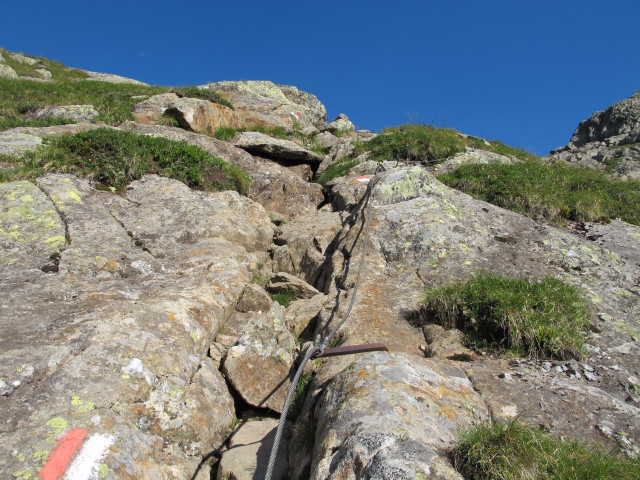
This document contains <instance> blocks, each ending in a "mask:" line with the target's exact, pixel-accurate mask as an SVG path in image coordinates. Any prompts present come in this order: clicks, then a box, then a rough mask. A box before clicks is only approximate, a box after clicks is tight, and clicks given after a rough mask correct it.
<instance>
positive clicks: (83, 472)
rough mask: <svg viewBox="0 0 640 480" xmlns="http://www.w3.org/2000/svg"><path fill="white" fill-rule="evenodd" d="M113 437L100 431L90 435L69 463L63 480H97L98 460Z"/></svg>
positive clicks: (105, 451)
mask: <svg viewBox="0 0 640 480" xmlns="http://www.w3.org/2000/svg"><path fill="white" fill-rule="evenodd" d="M114 439H115V437H114V436H113V435H106V434H101V433H98V434H95V435H91V436H90V437H89V439H88V440H87V441H86V442H85V443H84V445H83V446H82V449H81V450H80V452H78V455H77V456H76V458H75V459H74V460H73V462H72V463H71V465H69V468H68V469H67V472H66V473H65V475H64V480H94V479H95V480H97V478H98V469H99V468H100V462H101V461H102V459H103V458H104V456H105V455H106V454H107V450H108V449H109V447H110V446H111V444H112V443H113V441H114Z"/></svg>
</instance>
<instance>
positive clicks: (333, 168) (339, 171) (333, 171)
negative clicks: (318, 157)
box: [314, 157, 360, 185]
mask: <svg viewBox="0 0 640 480" xmlns="http://www.w3.org/2000/svg"><path fill="white" fill-rule="evenodd" d="M359 163H360V162H359V161H358V160H354V159H353V158H350V157H345V158H341V159H340V160H336V161H335V162H333V163H332V164H331V165H329V167H328V168H327V169H326V170H325V171H324V172H322V173H321V174H320V175H319V176H318V178H316V179H315V180H314V182H315V183H319V184H320V185H326V184H327V183H328V182H329V181H330V180H333V179H334V178H336V177H341V176H343V175H346V174H347V173H349V170H351V169H352V168H353V167H355V166H356V165H358V164H359Z"/></svg>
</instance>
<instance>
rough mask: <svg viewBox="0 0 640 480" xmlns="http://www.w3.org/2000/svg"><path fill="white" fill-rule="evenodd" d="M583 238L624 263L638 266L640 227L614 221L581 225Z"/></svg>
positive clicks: (639, 260)
mask: <svg viewBox="0 0 640 480" xmlns="http://www.w3.org/2000/svg"><path fill="white" fill-rule="evenodd" d="M581 231H582V232H583V233H584V236H585V237H586V238H587V239H588V240H591V241H592V242H594V243H596V244H597V245H600V246H601V247H603V248H606V249H607V250H610V251H612V252H615V253H617V254H618V255H620V257H622V258H624V259H625V260H626V261H628V262H630V263H632V264H635V265H638V266H640V249H639V248H638V245H639V244H640V227H638V226H637V225H631V224H629V223H626V222H623V221H622V220H619V219H615V220H612V221H611V222H610V223H608V224H606V225H603V224H602V223H595V222H587V223H585V224H583V225H581Z"/></svg>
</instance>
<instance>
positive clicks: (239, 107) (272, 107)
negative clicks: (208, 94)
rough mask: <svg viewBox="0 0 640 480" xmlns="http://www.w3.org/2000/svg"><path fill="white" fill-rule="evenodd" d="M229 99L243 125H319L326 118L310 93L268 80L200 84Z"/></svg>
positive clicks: (323, 110)
mask: <svg viewBox="0 0 640 480" xmlns="http://www.w3.org/2000/svg"><path fill="white" fill-rule="evenodd" d="M201 88H206V89H210V90H213V91H215V92H217V93H219V94H220V95H222V96H223V97H224V98H225V99H226V100H227V101H229V102H230V103H231V104H232V105H233V107H234V111H235V113H236V114H237V115H238V118H239V119H240V123H241V124H242V126H244V127H251V126H254V125H258V126H260V127H265V128H275V127H284V128H286V129H288V130H293V129H294V127H299V128H302V129H303V130H305V129H308V128H310V127H311V128H312V130H315V129H317V128H321V127H322V126H324V124H325V123H326V121H327V112H326V110H325V108H324V105H322V103H320V101H319V100H318V99H317V98H316V97H315V96H314V95H311V94H310V93H306V92H302V91H300V90H298V89H297V88H296V87H293V86H287V85H276V84H274V83H272V82H269V81H249V80H241V81H225V82H215V83H208V84H206V85H202V87H201Z"/></svg>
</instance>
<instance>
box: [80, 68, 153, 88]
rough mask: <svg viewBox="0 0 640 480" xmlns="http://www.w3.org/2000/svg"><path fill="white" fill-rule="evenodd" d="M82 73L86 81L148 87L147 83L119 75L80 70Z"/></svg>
mask: <svg viewBox="0 0 640 480" xmlns="http://www.w3.org/2000/svg"><path fill="white" fill-rule="evenodd" d="M82 71H83V72H84V73H86V74H87V80H93V81H96V82H107V83H131V84H134V85H148V84H147V83H144V82H141V81H139V80H134V79H133V78H127V77H122V76H120V75H114V74H112V73H100V72H90V71H89V70H82Z"/></svg>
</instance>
